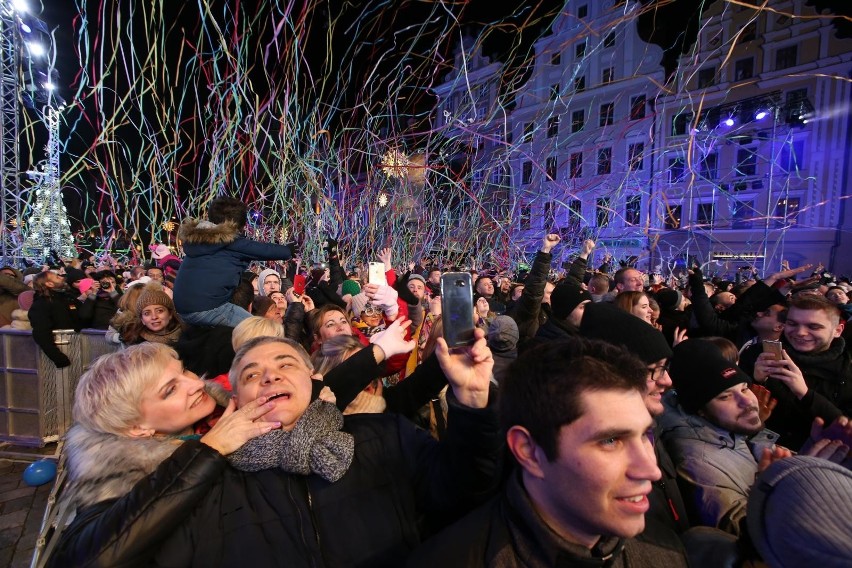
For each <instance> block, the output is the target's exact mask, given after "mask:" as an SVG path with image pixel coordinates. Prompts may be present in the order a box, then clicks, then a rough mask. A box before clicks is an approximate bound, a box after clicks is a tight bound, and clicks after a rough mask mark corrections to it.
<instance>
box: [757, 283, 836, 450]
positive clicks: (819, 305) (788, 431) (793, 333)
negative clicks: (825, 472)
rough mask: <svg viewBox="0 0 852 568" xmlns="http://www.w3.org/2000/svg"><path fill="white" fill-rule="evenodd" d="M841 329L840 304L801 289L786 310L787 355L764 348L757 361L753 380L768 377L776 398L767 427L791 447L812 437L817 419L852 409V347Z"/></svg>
mask: <svg viewBox="0 0 852 568" xmlns="http://www.w3.org/2000/svg"><path fill="white" fill-rule="evenodd" d="M843 328H844V320H843V317H842V314H841V311H840V309H839V308H838V307H837V305H836V304H833V303H832V302H831V301H829V300H827V299H826V298H824V297H822V296H817V295H813V294H806V295H801V294H800V295H798V296H796V297H794V298H793V299H792V300H790V306H789V309H788V310H787V318H786V321H785V322H784V335H783V337H782V343H783V347H784V358H783V359H780V360H775V359H774V358H773V356H772V355H770V354H768V353H766V354H761V355H760V356H759V357H758V358H757V361H756V362H755V364H754V379H755V380H756V381H758V382H764V381H765V382H766V386H767V388H769V390H770V391H771V392H772V396H774V397H775V398H776V399H778V405H777V406H776V407H775V410H774V411H773V412H772V416H771V417H770V418H769V420H768V421H767V426H768V427H770V428H772V429H773V430H775V431H776V432H778V433H779V434H780V435H781V441H782V443H783V444H784V445H785V446H787V447H789V448H790V449H792V450H798V449H799V448H800V447H801V445H802V444H803V443H804V442H805V441H806V440H807V439H808V436H809V433H810V427H811V423H812V422H813V419H814V418H816V417H819V418H822V419H823V420H824V421H825V423H826V424H829V423H831V422H833V421H834V420H835V419H836V418H837V417H839V416H841V415H842V416H850V414H852V350H850V346H849V345H847V344H846V341H845V339H844V338H843V337H841V334H842V333H843Z"/></svg>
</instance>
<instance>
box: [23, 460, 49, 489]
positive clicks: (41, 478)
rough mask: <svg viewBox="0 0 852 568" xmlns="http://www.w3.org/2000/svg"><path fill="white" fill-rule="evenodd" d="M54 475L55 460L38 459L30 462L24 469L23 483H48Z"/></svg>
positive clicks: (36, 484)
mask: <svg viewBox="0 0 852 568" xmlns="http://www.w3.org/2000/svg"><path fill="white" fill-rule="evenodd" d="M54 477H56V462H55V461H53V460H39V461H37V462H34V463H31V464H30V465H28V466H27V469H25V470H24V483H26V484H27V485H29V486H30V487H36V486H39V485H44V484H45V483H50V482H51V481H53V478H54Z"/></svg>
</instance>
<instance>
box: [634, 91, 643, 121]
mask: <svg viewBox="0 0 852 568" xmlns="http://www.w3.org/2000/svg"><path fill="white" fill-rule="evenodd" d="M640 118H645V95H639V96H638V97H632V98H631V99H630V120H639V119H640Z"/></svg>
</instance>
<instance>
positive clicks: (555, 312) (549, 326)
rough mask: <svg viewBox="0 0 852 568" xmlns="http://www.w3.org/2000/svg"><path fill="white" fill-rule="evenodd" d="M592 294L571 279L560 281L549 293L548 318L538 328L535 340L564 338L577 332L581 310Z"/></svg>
mask: <svg viewBox="0 0 852 568" xmlns="http://www.w3.org/2000/svg"><path fill="white" fill-rule="evenodd" d="M591 301H592V296H591V295H590V294H589V293H588V292H587V291H586V290H584V289H583V287H582V286H581V285H580V284H579V283H577V282H575V281H574V280H572V279H570V278H569V279H566V280H564V281H562V282H560V283H559V284H558V285H557V286H556V287H555V288H554V289H553V292H552V293H551V294H550V318H549V319H548V320H547V321H546V322H545V323H544V324H543V325H542V326H541V327H539V328H538V332H537V333H536V336H535V337H536V342H539V343H540V342H542V341H551V340H555V339H565V338H567V337H570V336H573V335H576V334H577V328H578V327H580V321H581V320H582V318H583V310H584V309H585V308H586V305H587V304H589V303H590V302H591Z"/></svg>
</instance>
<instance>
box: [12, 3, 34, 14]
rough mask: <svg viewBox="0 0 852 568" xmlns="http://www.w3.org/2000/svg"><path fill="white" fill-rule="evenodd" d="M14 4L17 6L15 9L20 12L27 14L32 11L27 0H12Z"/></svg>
mask: <svg viewBox="0 0 852 568" xmlns="http://www.w3.org/2000/svg"><path fill="white" fill-rule="evenodd" d="M12 6H13V7H14V8H15V11H16V12H17V13H19V14H26V13H27V12H29V11H30V7H29V6H28V5H27V3H26V0H14V1H13V2H12Z"/></svg>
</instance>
